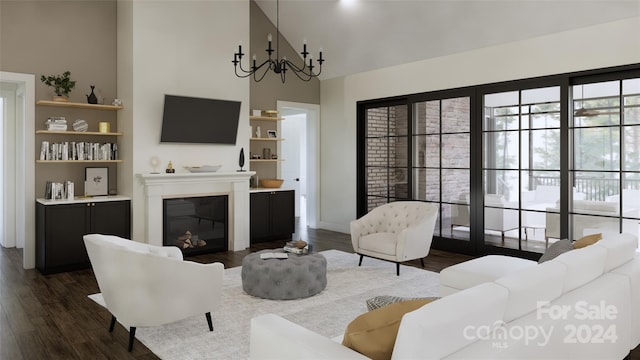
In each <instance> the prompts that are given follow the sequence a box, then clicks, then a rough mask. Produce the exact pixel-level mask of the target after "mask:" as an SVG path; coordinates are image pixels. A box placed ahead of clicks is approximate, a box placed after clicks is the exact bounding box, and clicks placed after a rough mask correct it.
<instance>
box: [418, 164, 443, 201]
mask: <svg viewBox="0 0 640 360" xmlns="http://www.w3.org/2000/svg"><path fill="white" fill-rule="evenodd" d="M413 173H414V179H413V182H414V187H415V192H414V193H415V195H414V198H415V199H416V200H429V201H440V170H439V169H414V171H413ZM445 201H446V199H445Z"/></svg>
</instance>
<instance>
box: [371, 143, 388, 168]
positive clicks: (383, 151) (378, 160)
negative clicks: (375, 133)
mask: <svg viewBox="0 0 640 360" xmlns="http://www.w3.org/2000/svg"><path fill="white" fill-rule="evenodd" d="M387 141H388V139H387V138H369V139H367V166H387V165H388V161H389V151H388V147H387Z"/></svg>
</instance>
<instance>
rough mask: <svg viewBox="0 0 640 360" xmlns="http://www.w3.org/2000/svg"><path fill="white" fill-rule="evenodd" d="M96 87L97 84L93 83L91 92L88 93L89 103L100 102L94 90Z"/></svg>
mask: <svg viewBox="0 0 640 360" xmlns="http://www.w3.org/2000/svg"><path fill="white" fill-rule="evenodd" d="M95 88H96V87H95V85H91V94H89V95H87V102H88V103H89V104H97V103H98V97H97V96H96V94H95V93H94V92H93V89H95Z"/></svg>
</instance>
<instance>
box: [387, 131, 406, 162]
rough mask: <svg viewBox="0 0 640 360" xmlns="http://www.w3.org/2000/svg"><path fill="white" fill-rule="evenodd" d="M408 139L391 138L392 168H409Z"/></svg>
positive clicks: (390, 155) (390, 154)
mask: <svg viewBox="0 0 640 360" xmlns="http://www.w3.org/2000/svg"><path fill="white" fill-rule="evenodd" d="M407 146H408V144H407V138H406V137H404V136H403V137H395V136H394V137H390V138H389V157H390V166H407V165H408V161H409V155H408V154H407V150H408V148H407Z"/></svg>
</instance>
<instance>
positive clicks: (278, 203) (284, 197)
mask: <svg viewBox="0 0 640 360" xmlns="http://www.w3.org/2000/svg"><path fill="white" fill-rule="evenodd" d="M295 216H296V214H295V196H294V192H293V191H274V192H273V193H271V233H273V234H274V235H285V236H286V237H285V239H290V238H291V234H293V233H294V232H295V226H296V224H295V221H296V219H295Z"/></svg>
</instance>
